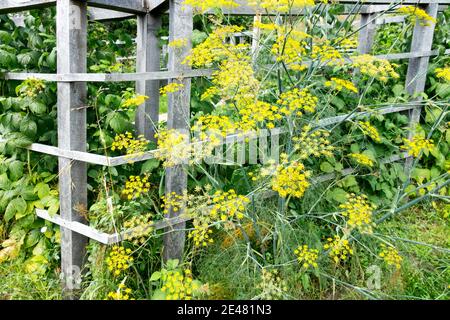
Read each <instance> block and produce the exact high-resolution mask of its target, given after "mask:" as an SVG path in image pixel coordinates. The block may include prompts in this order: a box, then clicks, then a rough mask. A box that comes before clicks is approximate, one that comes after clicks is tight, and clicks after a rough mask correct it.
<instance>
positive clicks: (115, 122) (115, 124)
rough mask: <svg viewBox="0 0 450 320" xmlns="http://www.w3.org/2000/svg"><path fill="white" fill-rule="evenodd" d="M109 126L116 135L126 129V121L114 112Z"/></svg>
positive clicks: (121, 115) (122, 116)
mask: <svg viewBox="0 0 450 320" xmlns="http://www.w3.org/2000/svg"><path fill="white" fill-rule="evenodd" d="M109 125H110V126H111V128H112V129H113V130H114V131H115V132H117V133H123V132H125V130H126V129H127V127H128V119H127V118H126V117H125V116H124V115H123V114H121V113H118V112H114V114H113V115H112V117H111V119H110V121H109Z"/></svg>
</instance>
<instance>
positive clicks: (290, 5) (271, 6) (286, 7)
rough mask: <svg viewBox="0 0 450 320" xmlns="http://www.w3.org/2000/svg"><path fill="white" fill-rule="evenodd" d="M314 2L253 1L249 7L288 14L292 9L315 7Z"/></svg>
mask: <svg viewBox="0 0 450 320" xmlns="http://www.w3.org/2000/svg"><path fill="white" fill-rule="evenodd" d="M314 4H315V3H314V0H251V1H249V2H248V5H249V6H256V7H259V8H262V9H266V10H267V11H275V12H279V13H287V12H289V11H290V10H291V9H295V8H304V7H311V6H314Z"/></svg>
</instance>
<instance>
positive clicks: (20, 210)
mask: <svg viewBox="0 0 450 320" xmlns="http://www.w3.org/2000/svg"><path fill="white" fill-rule="evenodd" d="M26 211H27V202H26V201H25V200H23V199H22V198H21V197H18V198H15V199H13V200H11V202H10V203H9V204H8V206H7V207H6V210H5V217H4V218H5V221H6V222H8V221H9V220H11V219H12V218H13V217H14V216H15V215H21V214H25V212H26Z"/></svg>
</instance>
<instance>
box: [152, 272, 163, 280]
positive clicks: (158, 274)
mask: <svg viewBox="0 0 450 320" xmlns="http://www.w3.org/2000/svg"><path fill="white" fill-rule="evenodd" d="M159 279H161V272H159V271H156V272H153V274H152V276H151V277H150V281H158V280H159Z"/></svg>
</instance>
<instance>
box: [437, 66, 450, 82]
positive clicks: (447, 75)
mask: <svg viewBox="0 0 450 320" xmlns="http://www.w3.org/2000/svg"><path fill="white" fill-rule="evenodd" d="M435 72H436V77H438V78H441V79H443V80H445V81H447V82H450V67H445V68H437V69H436V70H435Z"/></svg>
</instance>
